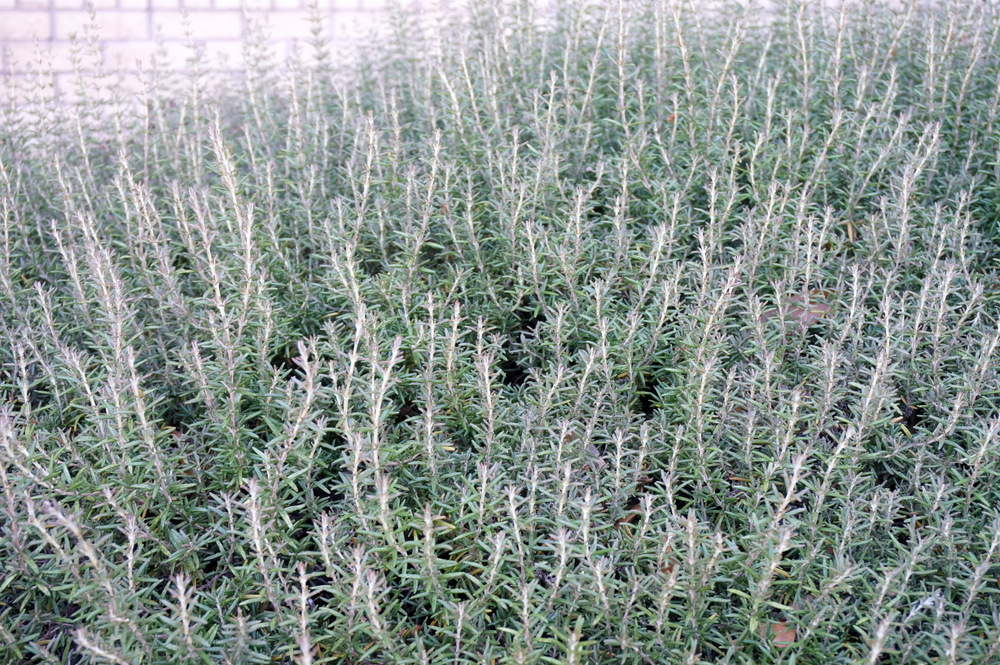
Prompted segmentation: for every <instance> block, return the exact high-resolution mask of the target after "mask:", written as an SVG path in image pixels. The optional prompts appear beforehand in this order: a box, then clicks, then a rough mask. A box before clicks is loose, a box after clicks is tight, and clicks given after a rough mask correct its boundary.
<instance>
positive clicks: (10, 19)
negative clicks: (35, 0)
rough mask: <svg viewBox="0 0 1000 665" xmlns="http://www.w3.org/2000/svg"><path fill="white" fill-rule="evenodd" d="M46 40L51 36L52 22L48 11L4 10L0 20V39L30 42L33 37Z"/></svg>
mask: <svg viewBox="0 0 1000 665" xmlns="http://www.w3.org/2000/svg"><path fill="white" fill-rule="evenodd" d="M36 37H37V38H38V39H39V40H41V41H43V42H44V41H48V40H49V39H51V38H52V22H51V21H50V20H49V13H48V12H47V11H45V12H40V11H38V12H30V11H5V12H4V13H3V20H2V21H0V40H2V41H9V42H30V41H34V39H35V38H36Z"/></svg>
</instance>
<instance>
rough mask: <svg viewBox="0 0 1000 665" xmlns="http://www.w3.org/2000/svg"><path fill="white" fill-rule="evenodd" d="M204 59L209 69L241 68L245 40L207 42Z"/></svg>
mask: <svg viewBox="0 0 1000 665" xmlns="http://www.w3.org/2000/svg"><path fill="white" fill-rule="evenodd" d="M204 61H205V65H206V67H207V68H208V69H239V68H240V67H242V66H243V40H242V39H239V40H220V41H210V42H205V60H204Z"/></svg>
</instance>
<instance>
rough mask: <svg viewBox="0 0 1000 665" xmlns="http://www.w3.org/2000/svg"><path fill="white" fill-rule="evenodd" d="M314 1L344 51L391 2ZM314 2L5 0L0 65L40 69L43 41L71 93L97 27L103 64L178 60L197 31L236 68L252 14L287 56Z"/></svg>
mask: <svg viewBox="0 0 1000 665" xmlns="http://www.w3.org/2000/svg"><path fill="white" fill-rule="evenodd" d="M315 2H316V4H317V5H318V10H319V13H320V16H321V17H322V20H323V24H324V29H325V31H326V36H327V37H328V38H329V39H330V41H331V43H332V45H333V46H334V47H335V48H337V49H338V50H342V51H343V50H346V49H350V48H351V47H352V46H353V45H354V44H356V43H358V41H359V40H363V39H365V38H366V37H368V36H369V34H370V32H371V31H372V30H373V29H376V28H377V27H378V25H379V24H380V19H381V18H382V16H383V15H384V13H385V10H386V7H387V5H388V4H389V0H315ZM405 2H409V3H412V4H413V5H414V6H417V7H419V8H421V9H423V10H428V9H429V10H432V11H433V10H440V9H444V8H447V6H448V4H449V3H448V0H405ZM310 4H311V0H0V66H2V67H3V69H2V71H3V76H4V77H6V76H7V75H8V74H12V75H13V77H14V78H15V79H18V80H20V79H23V78H24V77H25V76H26V75H30V74H31V73H32V72H34V71H35V70H36V66H37V65H36V62H37V60H38V58H37V50H39V49H40V51H41V55H42V59H43V61H45V62H50V63H51V67H52V73H53V74H54V76H55V80H56V89H55V91H54V93H55V95H56V96H62V95H71V94H72V91H71V90H70V88H71V84H70V81H71V80H72V78H73V77H72V75H71V74H72V72H73V47H72V42H73V40H74V39H76V40H79V41H80V42H84V41H86V40H87V39H88V38H89V37H90V36H92V35H94V34H96V35H97V44H98V55H99V58H100V64H102V65H103V66H104V68H105V69H106V70H107V71H115V72H125V73H129V72H137V71H138V68H139V66H140V64H141V66H142V67H144V68H148V67H150V66H151V64H152V60H153V57H154V55H155V56H156V62H157V65H158V66H159V67H161V68H171V69H173V68H180V67H182V66H184V63H185V62H186V60H187V59H188V57H189V55H190V53H191V51H190V49H189V44H190V40H192V39H193V40H194V42H195V43H196V44H197V45H198V46H199V47H200V48H203V50H204V54H205V56H204V62H203V64H204V67H205V68H206V69H219V68H224V67H225V68H234V67H239V66H240V65H241V63H242V46H243V38H244V36H245V35H246V31H247V17H249V18H250V20H251V21H253V20H263V21H265V22H266V23H267V25H268V26H269V32H270V34H271V37H272V40H273V43H274V45H275V46H276V49H275V53H276V54H277V55H278V56H279V57H284V56H287V55H289V54H290V53H291V52H292V49H293V47H294V44H295V43H296V42H297V41H305V40H308V39H311V34H310V27H311V23H310V17H311V16H312V12H311V10H310V8H309V7H310ZM451 4H452V5H454V4H455V0H452V3H451ZM91 7H92V8H93V14H91V10H90V8H91ZM244 8H245V9H246V10H247V12H246V13H244ZM92 24H94V25H96V28H97V30H96V33H94V31H93V30H92V28H91V27H90V26H91V25H92ZM161 44H162V47H161ZM161 53H165V57H161ZM88 62H91V63H92V60H91V61H88Z"/></svg>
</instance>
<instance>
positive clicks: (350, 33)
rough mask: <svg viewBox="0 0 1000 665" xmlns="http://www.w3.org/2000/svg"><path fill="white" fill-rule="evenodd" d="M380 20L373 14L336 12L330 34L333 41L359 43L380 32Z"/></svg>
mask: <svg viewBox="0 0 1000 665" xmlns="http://www.w3.org/2000/svg"><path fill="white" fill-rule="evenodd" d="M382 18H383V17H382V16H381V15H379V14H377V13H375V12H337V13H336V14H334V15H333V21H332V25H331V26H330V33H331V35H332V38H333V40H334V41H347V42H359V41H362V40H364V39H367V38H369V37H370V36H371V35H372V33H373V32H375V33H377V32H380V31H381V28H382V25H383V24H382Z"/></svg>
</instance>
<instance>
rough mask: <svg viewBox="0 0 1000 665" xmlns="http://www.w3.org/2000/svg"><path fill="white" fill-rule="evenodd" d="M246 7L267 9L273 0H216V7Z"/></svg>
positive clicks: (258, 9) (249, 8) (253, 9)
mask: <svg viewBox="0 0 1000 665" xmlns="http://www.w3.org/2000/svg"><path fill="white" fill-rule="evenodd" d="M244 6H245V7H246V8H247V9H248V10H250V11H260V10H267V9H270V8H271V0H214V7H215V8H216V9H240V10H242V9H243V7H244Z"/></svg>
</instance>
